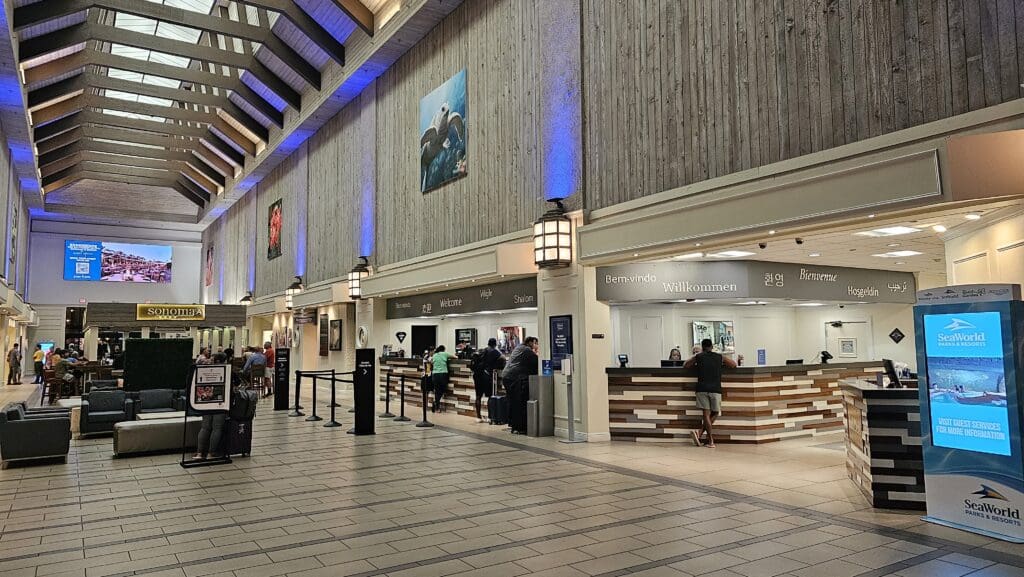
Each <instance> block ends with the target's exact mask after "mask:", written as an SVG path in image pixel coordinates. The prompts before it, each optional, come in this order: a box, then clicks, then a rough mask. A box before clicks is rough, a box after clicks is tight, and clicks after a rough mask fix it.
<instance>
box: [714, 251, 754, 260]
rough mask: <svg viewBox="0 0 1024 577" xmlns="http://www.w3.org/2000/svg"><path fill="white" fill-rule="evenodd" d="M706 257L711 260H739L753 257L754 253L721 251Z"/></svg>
mask: <svg viewBox="0 0 1024 577" xmlns="http://www.w3.org/2000/svg"><path fill="white" fill-rule="evenodd" d="M708 256H710V257H712V258H741V257H745V256H754V253H752V252H747V251H745V250H723V251H722V252H716V253H711V254H709V255H708Z"/></svg>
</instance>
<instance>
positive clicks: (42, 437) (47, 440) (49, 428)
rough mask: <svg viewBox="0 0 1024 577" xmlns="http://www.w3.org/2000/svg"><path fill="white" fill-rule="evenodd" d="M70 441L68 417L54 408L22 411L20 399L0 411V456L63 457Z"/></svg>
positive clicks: (20, 458)
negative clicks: (18, 401)
mask: <svg viewBox="0 0 1024 577" xmlns="http://www.w3.org/2000/svg"><path fill="white" fill-rule="evenodd" d="M70 445H71V418H70V417H69V416H68V415H67V414H63V413H56V412H40V413H36V412H34V411H30V412H26V411H25V408H24V406H23V405H22V404H20V403H11V404H9V405H7V406H6V407H4V409H3V411H0V458H2V467H3V468H4V469H6V468H7V465H8V463H10V462H11V461H23V460H29V459H46V458H63V459H64V461H65V462H67V457H68V449H69V447H70Z"/></svg>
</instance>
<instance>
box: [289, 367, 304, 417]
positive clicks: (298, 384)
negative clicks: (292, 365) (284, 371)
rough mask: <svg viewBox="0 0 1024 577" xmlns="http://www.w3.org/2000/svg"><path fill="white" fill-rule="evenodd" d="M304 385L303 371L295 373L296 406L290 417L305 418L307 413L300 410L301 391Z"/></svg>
mask: <svg viewBox="0 0 1024 577" xmlns="http://www.w3.org/2000/svg"><path fill="white" fill-rule="evenodd" d="M301 385H302V371H295V406H294V407H292V412H290V413H288V416H289V417H304V416H306V413H303V412H302V411H300V410H299V409H301V408H302V407H300V406H299V391H300V390H301V389H300V387H301Z"/></svg>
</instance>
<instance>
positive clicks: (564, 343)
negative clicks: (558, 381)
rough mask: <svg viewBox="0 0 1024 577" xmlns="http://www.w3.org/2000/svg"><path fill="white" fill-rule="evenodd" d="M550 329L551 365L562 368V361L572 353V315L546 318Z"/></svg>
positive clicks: (557, 369) (558, 368) (555, 368)
mask: <svg viewBox="0 0 1024 577" xmlns="http://www.w3.org/2000/svg"><path fill="white" fill-rule="evenodd" d="M548 324H549V327H548V328H549V329H550V331H551V334H550V338H551V341H550V342H551V366H552V368H553V369H554V370H556V371H560V370H562V361H563V360H564V359H567V358H569V355H571V354H572V316H570V315H564V316H558V317H551V318H550V319H548Z"/></svg>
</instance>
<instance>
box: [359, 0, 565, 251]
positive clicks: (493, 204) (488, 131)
mask: <svg viewBox="0 0 1024 577" xmlns="http://www.w3.org/2000/svg"><path fill="white" fill-rule="evenodd" d="M538 4H539V3H538V2H517V1H508V0H475V1H473V2H466V3H464V4H463V5H462V6H460V7H459V8H458V9H456V10H455V11H454V12H453V13H452V14H451V15H450V16H449V17H448V18H446V19H445V20H444V21H443V22H442V23H441V24H440V25H439V26H437V27H436V28H435V29H434V30H432V31H431V32H430V33H429V34H428V35H427V36H426V37H425V38H424V39H423V40H422V41H421V42H420V43H419V44H417V45H416V46H414V47H413V48H412V49H411V50H410V51H409V52H408V53H406V54H405V55H404V56H403V57H402V58H401V59H399V60H398V62H396V63H395V65H394V66H392V67H391V68H390V69H389V70H388V71H386V72H385V73H384V74H383V75H381V77H380V78H378V80H377V128H378V130H377V138H378V142H377V147H378V148H377V150H378V163H377V183H378V188H377V194H378V196H377V255H376V261H377V262H378V263H391V262H396V261H402V260H405V259H409V258H413V257H416V256H420V255H425V254H430V253H434V252H437V251H441V250H444V249H447V248H451V247H457V246H461V245H464V244H468V243H471V242H476V241H480V240H484V239H487V238H492V237H495V236H499V235H502V234H506V233H509V232H513V231H517V230H521V229H523V228H525V227H527V226H528V225H529V224H530V223H531V222H532V221H533V220H535V219H536V218H537V217H538V216H540V215H541V214H542V213H543V212H544V210H546V207H545V206H544V201H543V200H542V199H543V191H542V190H541V170H542V166H541V163H542V159H541V156H542V155H541V153H540V152H541V151H540V144H539V141H540V134H539V132H538V128H539V125H540V122H541V119H540V118H539V111H540V109H541V103H540V101H539V100H540V96H539V92H540V91H539V88H538V83H539V77H540V73H541V69H542V66H541V65H540V64H541V57H540V55H539V53H538V46H539V44H540V36H541V32H540V30H541V22H540V21H539V17H538V14H539V8H538V6H537V5H538ZM463 68H466V69H467V76H468V78H467V90H468V95H467V113H468V114H467V116H468V118H467V127H468V128H467V132H468V150H467V161H468V175H467V176H466V177H464V178H462V179H461V180H459V181H456V182H454V183H450V184H448V185H446V186H444V187H442V188H440V189H437V190H434V191H432V192H430V193H429V194H426V195H423V194H420V192H419V152H418V151H419V145H418V144H419V136H420V135H419V132H418V130H417V128H418V126H419V101H420V98H421V97H422V96H424V95H425V94H427V93H429V92H430V91H431V90H433V89H434V88H435V87H437V86H439V85H441V84H442V83H443V82H445V81H446V80H448V79H449V78H451V77H452V76H453V75H455V74H456V73H457V72H459V71H460V70H462V69H463Z"/></svg>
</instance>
